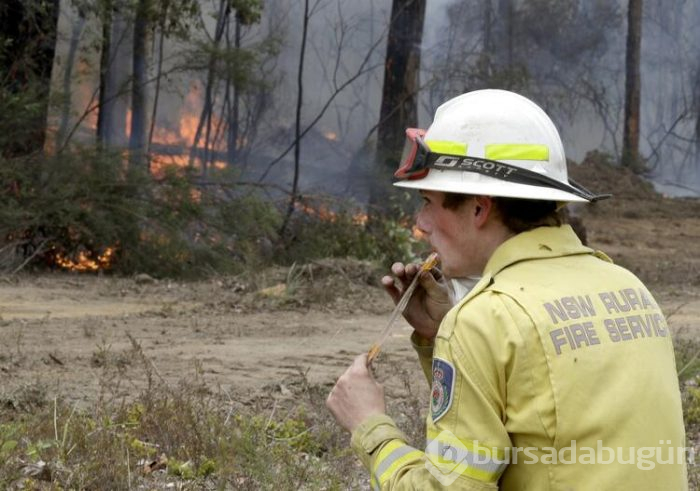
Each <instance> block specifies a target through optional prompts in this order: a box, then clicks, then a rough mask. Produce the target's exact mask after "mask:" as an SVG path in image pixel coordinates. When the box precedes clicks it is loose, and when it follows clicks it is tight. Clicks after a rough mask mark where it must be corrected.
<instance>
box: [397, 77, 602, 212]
mask: <svg viewBox="0 0 700 491" xmlns="http://www.w3.org/2000/svg"><path fill="white" fill-rule="evenodd" d="M406 134H407V136H408V137H409V141H408V142H407V143H408V146H407V150H406V151H405V152H404V157H403V159H402V163H401V165H400V168H399V170H398V171H397V172H396V174H395V175H396V177H398V178H400V179H403V180H400V181H398V182H396V183H394V185H395V186H399V187H404V188H414V189H424V190H432V191H443V192H451V193H461V194H478V195H487V196H502V197H510V198H523V199H534V200H547V201H595V200H596V199H602V198H603V197H604V196H596V195H594V194H593V193H591V192H590V191H587V190H586V189H585V188H582V187H581V186H580V185H578V184H576V183H573V182H572V183H570V182H569V180H568V177H567V171H566V157H565V155H564V147H563V145H562V142H561V138H560V137H559V133H558V132H557V129H556V128H555V127H554V123H552V120H551V119H549V116H547V114H545V112H544V111H543V110H542V109H541V108H540V107H539V106H538V105H537V104H535V103H534V102H532V101H531V100H529V99H527V98H525V97H523V96H521V95H518V94H515V93H513V92H508V91H506V90H495V89H488V90H477V91H474V92H468V93H466V94H462V95H460V96H458V97H455V98H454V99H451V100H449V101H447V102H446V103H444V104H443V105H442V106H440V107H439V108H438V110H437V111H436V112H435V119H434V121H433V124H432V125H430V128H429V129H428V131H427V132H423V131H422V130H415V129H409V130H406ZM423 135H424V138H421V137H423ZM426 145H427V147H426ZM421 147H422V150H423V155H422V159H423V160H422V161H421V162H420V163H419V164H416V159H417V158H418V157H420V156H419V155H418V153H419V152H420V151H421ZM605 197H607V196H605Z"/></svg>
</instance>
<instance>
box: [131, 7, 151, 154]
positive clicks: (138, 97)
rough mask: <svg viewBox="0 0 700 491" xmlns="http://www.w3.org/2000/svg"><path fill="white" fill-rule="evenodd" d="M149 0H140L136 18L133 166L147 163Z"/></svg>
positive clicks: (133, 78) (132, 122)
mask: <svg viewBox="0 0 700 491" xmlns="http://www.w3.org/2000/svg"><path fill="white" fill-rule="evenodd" d="M149 7H150V5H149V0H139V2H138V4H137V5H136V16H135V18H134V38H133V39H134V45H133V56H132V63H133V64H132V81H131V128H130V134H129V151H130V153H129V157H130V162H131V164H132V165H133V166H138V167H142V166H144V165H145V164H146V153H145V152H146V145H147V144H146V131H147V111H146V102H147V97H146V83H147V74H146V67H147V53H146V44H147V38H148V11H149Z"/></svg>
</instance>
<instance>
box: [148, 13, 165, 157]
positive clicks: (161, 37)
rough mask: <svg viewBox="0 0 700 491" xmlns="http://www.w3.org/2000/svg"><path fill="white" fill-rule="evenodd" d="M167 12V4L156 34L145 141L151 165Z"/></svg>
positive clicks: (161, 75)
mask: <svg viewBox="0 0 700 491" xmlns="http://www.w3.org/2000/svg"><path fill="white" fill-rule="evenodd" d="M167 13H168V4H166V5H165V7H164V10H163V13H162V14H161V22H160V26H159V30H160V33H159V36H158V38H159V39H158V67H157V69H156V86H155V89H154V91H153V109H152V111H151V124H150V127H149V130H148V140H147V141H146V155H147V157H148V165H149V168H150V165H151V158H150V153H151V144H152V143H153V133H154V131H155V129H156V116H157V115H158V99H159V98H160V82H161V79H162V77H163V56H164V54H165V53H164V46H165V18H166V16H167Z"/></svg>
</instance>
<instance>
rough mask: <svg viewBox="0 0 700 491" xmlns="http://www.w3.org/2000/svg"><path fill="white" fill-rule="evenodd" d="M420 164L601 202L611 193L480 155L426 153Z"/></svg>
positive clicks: (425, 166)
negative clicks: (599, 192) (557, 191)
mask: <svg viewBox="0 0 700 491" xmlns="http://www.w3.org/2000/svg"><path fill="white" fill-rule="evenodd" d="M421 167H423V168H430V169H437V170H457V171H463V172H474V173H477V174H482V175H485V176H489V177H493V178H495V179H500V180H502V181H507V182H514V183H518V184H527V185H530V186H542V187H548V188H555V189H559V190H561V191H566V192H568V193H571V194H575V195H576V196H580V197H582V198H584V199H587V200H589V201H600V200H603V199H607V198H610V197H611V196H612V195H610V194H594V193H592V192H591V191H589V190H588V189H586V188H585V187H583V186H582V185H580V184H579V183H577V182H576V181H574V180H569V184H565V183H563V182H559V181H557V180H556V179H552V178H551V177H548V176H545V175H543V174H539V173H537V172H533V171H531V170H528V169H523V168H521V167H516V166H514V165H510V164H506V163H504V162H498V161H495V160H489V159H483V158H479V157H465V156H460V155H446V154H439V153H433V152H429V153H428V154H427V155H426V158H425V163H424V164H423V166H421Z"/></svg>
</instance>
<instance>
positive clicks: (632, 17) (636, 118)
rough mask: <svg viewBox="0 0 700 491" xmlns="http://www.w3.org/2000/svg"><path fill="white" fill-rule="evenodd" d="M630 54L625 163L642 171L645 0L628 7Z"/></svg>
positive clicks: (636, 1) (626, 64) (637, 170)
mask: <svg viewBox="0 0 700 491" xmlns="http://www.w3.org/2000/svg"><path fill="white" fill-rule="evenodd" d="M627 9H628V10H627V55H626V62H625V74H626V78H625V121H624V125H625V127H624V136H623V140H622V165H623V166H625V167H629V168H631V169H632V170H633V171H635V172H642V171H643V170H644V165H643V163H642V162H641V159H640V157H639V124H640V109H639V100H640V93H641V85H642V82H641V76H640V57H641V56H640V53H641V44H642V0H629V4H628V7H627Z"/></svg>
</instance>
